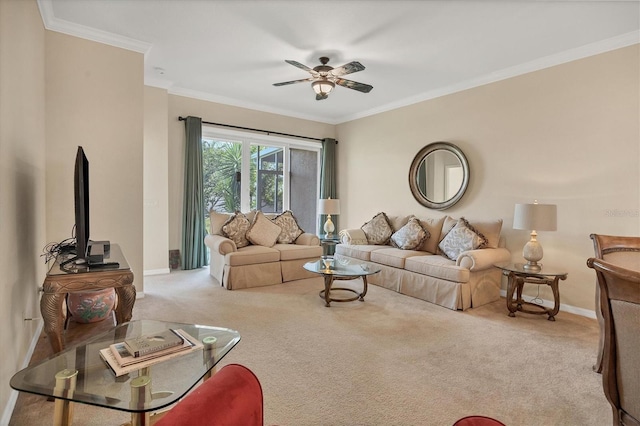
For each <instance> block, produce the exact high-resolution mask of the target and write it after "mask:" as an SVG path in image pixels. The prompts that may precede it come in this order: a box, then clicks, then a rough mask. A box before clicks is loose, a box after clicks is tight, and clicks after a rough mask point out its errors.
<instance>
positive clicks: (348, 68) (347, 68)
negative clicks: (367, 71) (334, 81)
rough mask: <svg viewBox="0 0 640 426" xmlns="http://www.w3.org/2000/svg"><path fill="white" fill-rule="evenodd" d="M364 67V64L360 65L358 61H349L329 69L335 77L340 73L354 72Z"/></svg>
mask: <svg viewBox="0 0 640 426" xmlns="http://www.w3.org/2000/svg"><path fill="white" fill-rule="evenodd" d="M363 69H364V65H362V64H361V63H360V62H358V61H353V62H349V63H348V64H344V65H343V66H341V67H337V68H334V69H332V70H331V74H333V75H334V76H336V77H340V76H341V75H345V74H351V73H354V72H358V71H362V70H363Z"/></svg>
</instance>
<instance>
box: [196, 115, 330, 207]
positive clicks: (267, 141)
mask: <svg viewBox="0 0 640 426" xmlns="http://www.w3.org/2000/svg"><path fill="white" fill-rule="evenodd" d="M202 139H216V140H221V141H226V142H233V143H240V144H241V146H242V166H241V173H242V176H249V175H250V170H251V145H262V146H273V147H278V148H282V149H283V150H284V154H283V156H282V160H283V172H282V178H283V188H284V189H283V200H282V211H286V210H289V209H290V207H289V206H290V200H291V194H290V186H289V181H290V173H291V171H290V164H291V148H294V149H303V150H307V151H315V152H316V154H317V170H318V172H317V176H316V197H315V198H316V200H317V199H319V197H320V176H321V170H320V167H321V163H322V143H321V142H315V141H304V140H297V139H290V138H285V137H281V136H273V135H258V134H255V133H251V132H248V131H241V130H233V129H225V128H218V127H213V126H207V125H205V124H203V125H202ZM250 185H251V182H250V179H242V180H241V181H240V209H241V211H243V212H248V211H250V210H251V206H250V204H251V194H250V193H251V187H250ZM316 212H317V203H316Z"/></svg>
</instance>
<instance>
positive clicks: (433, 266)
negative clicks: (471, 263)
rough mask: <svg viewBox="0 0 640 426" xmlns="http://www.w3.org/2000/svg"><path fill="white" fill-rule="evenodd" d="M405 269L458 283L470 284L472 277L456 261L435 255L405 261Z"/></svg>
mask: <svg viewBox="0 0 640 426" xmlns="http://www.w3.org/2000/svg"><path fill="white" fill-rule="evenodd" d="M404 269H405V270H407V271H411V272H416V273H418V274H422V275H428V276H430V277H434V278H439V279H442V280H447V281H453V282H458V283H466V282H468V281H469V277H470V276H471V274H470V272H469V270H468V269H467V268H463V267H460V266H456V262H455V261H453V260H449V259H447V258H446V257H443V256H439V255H435V254H430V255H422V256H413V257H409V258H407V259H406V260H405V264H404Z"/></svg>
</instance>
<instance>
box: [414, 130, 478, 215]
mask: <svg viewBox="0 0 640 426" xmlns="http://www.w3.org/2000/svg"><path fill="white" fill-rule="evenodd" d="M440 150H442V151H445V152H448V153H451V154H453V155H454V156H455V157H456V159H457V160H458V161H459V163H460V167H462V182H461V183H460V187H459V188H458V189H457V191H456V192H455V193H454V194H453V195H452V196H451V197H449V198H447V199H444V200H442V201H440V200H434V199H429V198H428V196H427V194H426V191H425V192H423V191H422V190H421V187H420V179H419V176H418V173H419V172H420V171H421V167H422V165H423V163H424V162H425V160H426V158H427V156H428V155H429V154H431V153H434V152H435V151H440ZM425 179H426V176H425ZM468 185H469V163H468V162H467V158H466V157H465V156H464V153H463V152H462V151H461V150H460V148H458V147H457V146H455V145H454V144H452V143H449V142H434V143H431V144H429V145H427V146H425V147H424V148H422V149H421V150H420V152H418V154H417V155H416V156H415V158H414V159H413V162H412V163H411V168H410V169H409V188H411V193H412V194H413V197H414V198H415V199H416V200H417V201H418V202H419V203H420V204H422V205H423V206H425V207H428V208H430V209H435V210H444V209H448V208H449V207H451V206H453V205H454V204H455V203H457V202H458V201H460V199H461V198H462V196H463V195H464V193H465V191H466V190H467V186H468Z"/></svg>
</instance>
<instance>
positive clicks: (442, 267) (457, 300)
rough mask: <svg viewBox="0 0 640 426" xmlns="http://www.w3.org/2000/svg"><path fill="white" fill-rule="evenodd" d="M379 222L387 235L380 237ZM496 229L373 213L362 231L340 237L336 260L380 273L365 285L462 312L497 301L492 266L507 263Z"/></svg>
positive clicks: (497, 225) (489, 224) (493, 224)
mask: <svg viewBox="0 0 640 426" xmlns="http://www.w3.org/2000/svg"><path fill="white" fill-rule="evenodd" d="M385 221H386V222H387V223H388V227H389V228H390V230H386V232H381V230H380V228H385V227H386V225H385V224H384V222H385ZM418 224H419V225H420V226H418ZM410 225H411V226H410ZM501 228H502V220H501V219H499V220H495V221H471V220H470V221H467V220H465V219H464V218H460V219H458V220H456V219H453V218H451V217H449V216H443V217H440V218H416V217H415V216H394V217H388V216H386V215H385V214H384V213H379V214H377V215H376V216H374V218H373V219H372V220H371V221H369V222H367V223H366V224H365V225H363V226H362V228H359V229H349V230H343V231H341V232H340V236H341V243H342V244H338V245H337V246H336V257H344V258H348V259H352V260H355V261H358V262H362V263H366V264H371V265H375V266H377V267H378V268H380V269H381V271H380V273H378V274H374V275H371V276H369V277H368V282H369V283H371V284H375V285H379V286H382V287H385V288H388V289H391V290H394V291H397V292H399V293H402V294H406V295H408V296H412V297H416V298H419V299H422V300H426V301H428V302H432V303H435V304H438V305H440V306H444V307H446V308H449V309H453V310H465V309H468V308H473V307H477V306H481V305H484V304H486V303H490V302H493V301H496V300H498V299H499V298H500V287H501V272H500V270H499V269H497V268H495V267H494V266H493V265H494V264H495V263H499V262H507V261H509V260H510V259H511V254H510V252H509V251H508V250H507V249H506V248H504V241H503V240H501V238H500V230H501ZM422 230H424V231H425V234H428V237H427V238H424V235H421V233H422ZM416 234H420V235H417V236H416ZM397 243H400V244H397ZM404 243H406V244H404ZM416 244H418V246H417V247H414V246H415V245H416ZM394 245H395V246H394ZM450 257H451V258H450Z"/></svg>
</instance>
